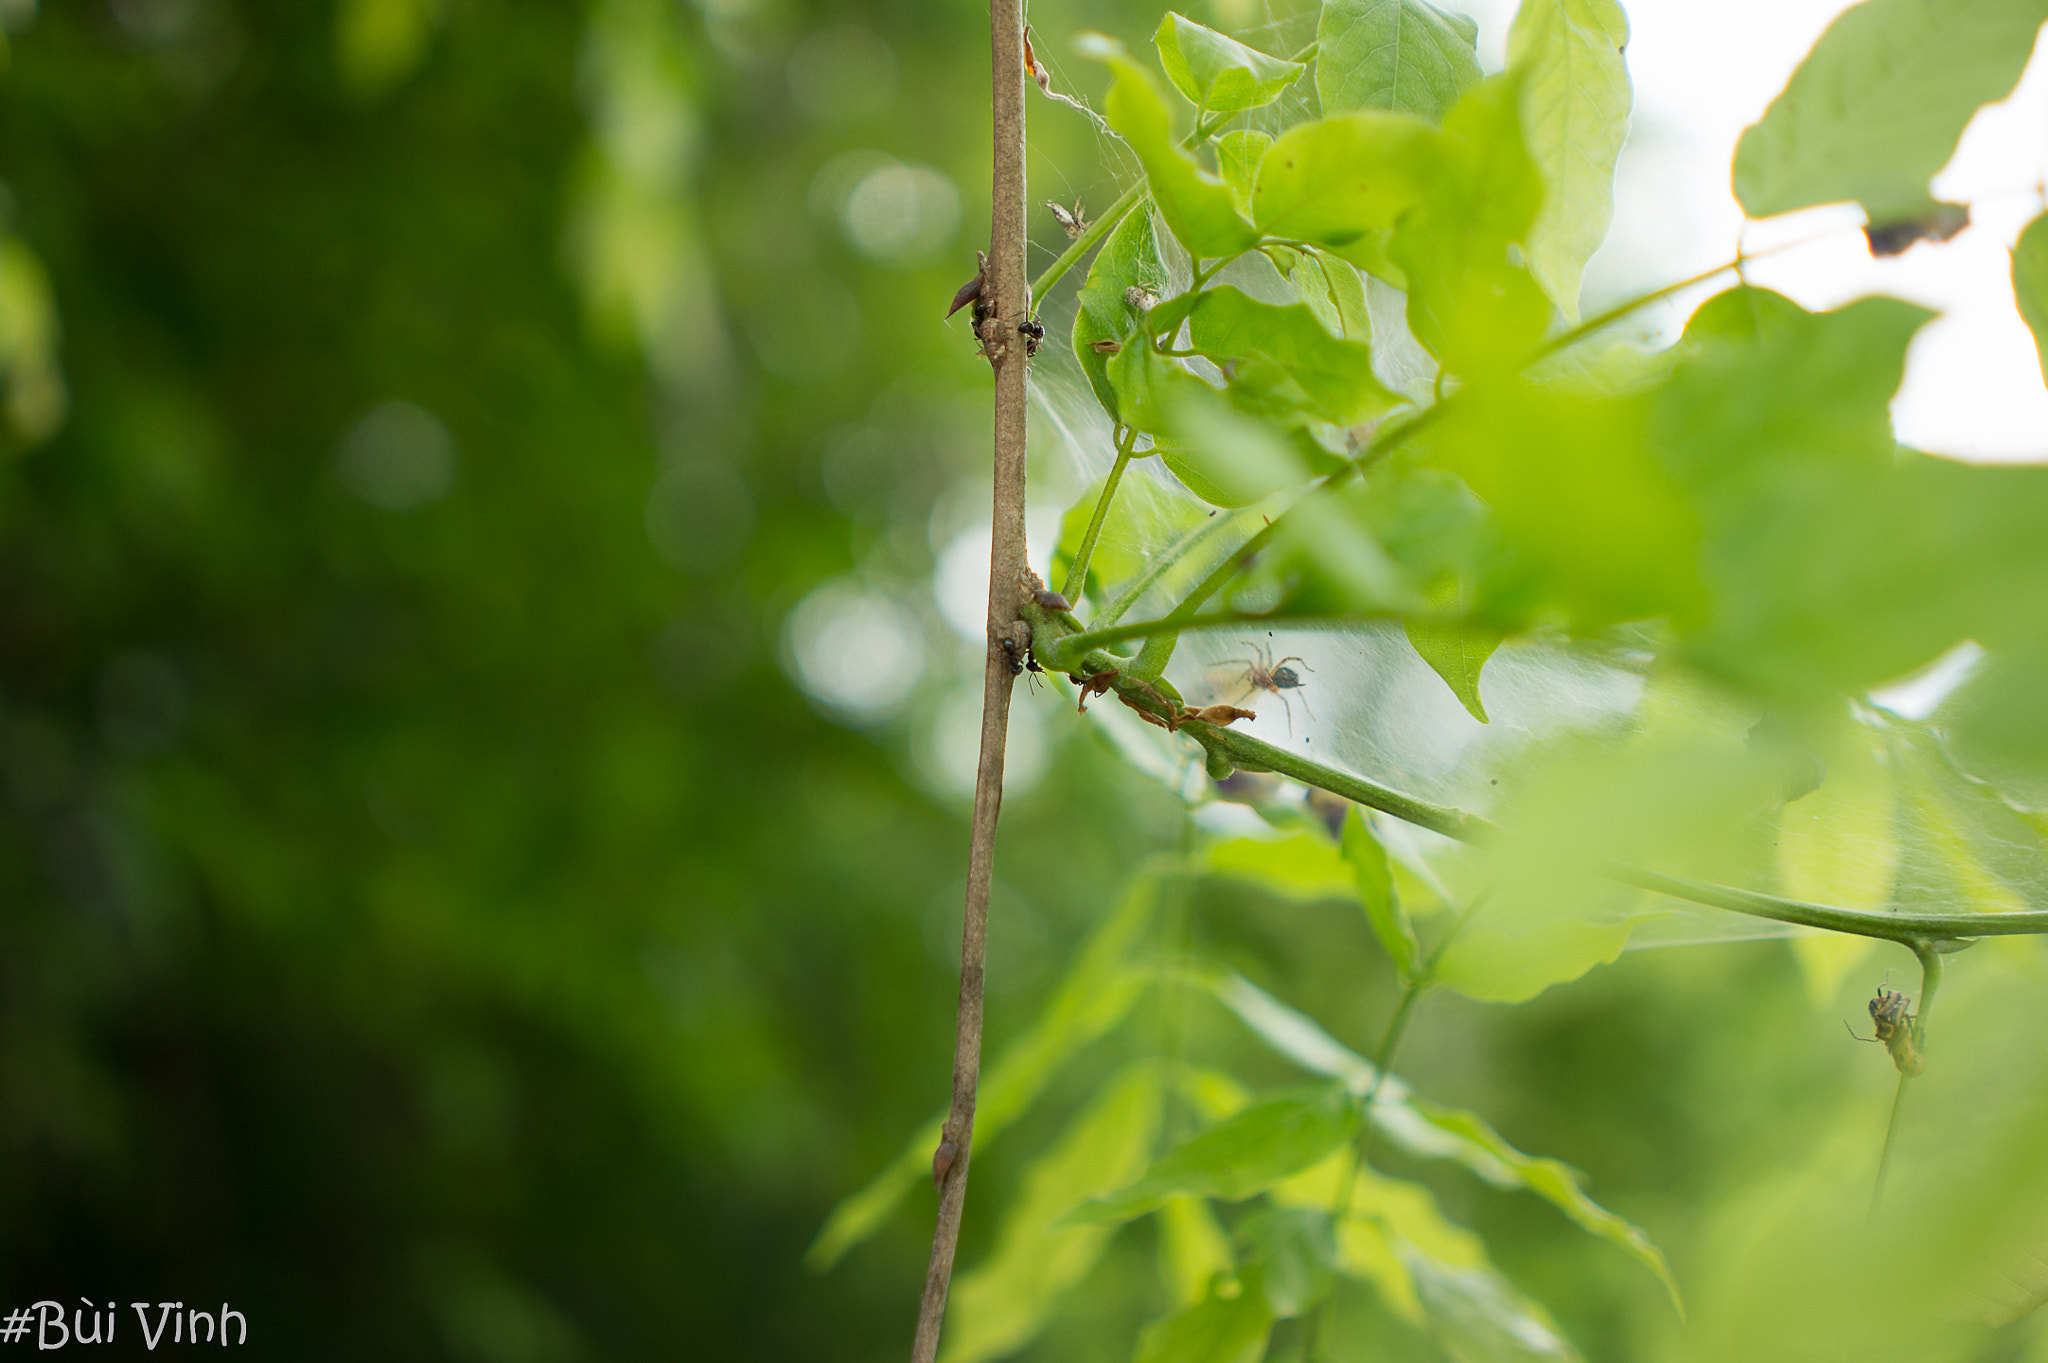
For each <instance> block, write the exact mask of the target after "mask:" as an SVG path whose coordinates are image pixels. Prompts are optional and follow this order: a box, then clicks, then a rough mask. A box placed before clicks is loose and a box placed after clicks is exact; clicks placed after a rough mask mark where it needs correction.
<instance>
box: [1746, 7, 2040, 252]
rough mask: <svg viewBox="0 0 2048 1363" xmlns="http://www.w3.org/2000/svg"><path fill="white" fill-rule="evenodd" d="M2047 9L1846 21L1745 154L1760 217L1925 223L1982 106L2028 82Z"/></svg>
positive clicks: (1824, 40)
mask: <svg viewBox="0 0 2048 1363" xmlns="http://www.w3.org/2000/svg"><path fill="white" fill-rule="evenodd" d="M2044 19H2048V0H1864V3H1862V4H1860V5H1853V6H1851V7H1850V8H1849V9H1847V10H1845V11H1843V12H1842V14H1841V15H1840V16H1839V17H1838V18H1836V20H1835V21H1834V22H1833V23H1831V24H1829V25H1828V27H1827V31H1826V32H1824V33H1822V34H1821V35H1820V40H1819V41H1818V42H1816V43H1815V44H1814V45H1813V50H1812V51H1811V52H1809V53H1808V54H1807V56H1806V59H1805V60H1804V61H1802V62H1800V64H1799V67H1798V69H1797V70H1795V71H1794V72H1793V73H1792V79H1791V80H1790V81H1788V82H1786V85H1785V89H1784V91H1783V92H1782V93H1781V94H1779V96H1778V97H1777V98H1776V99H1774V100H1772V101H1771V104H1770V107H1769V108H1768V109H1766V110H1765V111H1764V116H1763V118H1762V119H1760V120H1759V121H1758V122H1757V123H1755V124H1753V125H1752V126H1751V127H1750V128H1749V129H1747V130H1746V131H1745V132H1744V133H1743V134H1742V140H1741V141H1740V142H1739V143H1737V144H1736V148H1735V197H1736V198H1737V199H1738V200H1740V201H1741V203H1742V209H1743V211H1744V212H1745V213H1747V214H1749V216H1750V217H1752V218H1767V217H1770V216H1771V215H1773V214H1776V213H1789V212H1791V211H1792V210H1793V209H1797V208H1807V207H1811V206H1812V205H1815V204H1825V203H1839V202H1842V201H1844V200H1853V201H1855V202H1857V203H1860V204H1862V205H1863V210H1864V212H1865V214H1867V215H1868V217H1869V219H1870V222H1871V224H1872V225H1873V226H1881V225H1883V224H1886V223H1890V222H1895V221H1900V220H1910V219H1914V218H1918V217H1920V216H1921V215H1923V214H1924V213H1926V212H1927V211H1928V210H1929V209H1931V208H1932V207H1933V206H1934V204H1933V200H1932V199H1931V198H1930V197H1929V195H1928V188H1927V186H1928V181H1929V180H1930V179H1932V178H1933V176H1934V174H1935V172H1937V171H1939V170H1940V169H1941V168H1942V167H1943V166H1944V165H1946V164H1947V163H1948V159H1949V157H1950V156H1952V155H1953V154H1954V152H1955V149H1956V140H1957V139H1958V138H1959V137H1961V136H1962V133H1963V129H1964V128H1965V127H1966V126H1967V125H1968V124H1969V122H1970V119H1971V117H1972V116H1974V115H1975V114H1976V112H1977V110H1978V108H1979V107H1981V106H1983V105H1985V104H1989V103H1992V102H1994V101H1996V100H2001V99H2004V98H2005V97H2006V96H2007V95H2008V94H2010V93H2011V92H2012V88H2013V86H2014V85H2016V84H2017V83H2018V82H2019V78H2020V72H2021V71H2022V70H2023V69H2024V68H2025V67H2026V64H2027V57H2028V55H2029V54H2030V53H2031V52H2032V51H2033V49H2034V37H2035V35H2036V34H2037V33H2038V32H2039V31H2040V28H2041V24H2042V21H2043V20H2044Z"/></svg>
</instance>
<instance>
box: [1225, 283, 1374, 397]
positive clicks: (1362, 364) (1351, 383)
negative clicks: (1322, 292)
mask: <svg viewBox="0 0 2048 1363" xmlns="http://www.w3.org/2000/svg"><path fill="white" fill-rule="evenodd" d="M1188 341H1189V344H1190V345H1191V346H1193V348H1194V349H1196V350H1198V351H1200V352H1201V353H1202V354H1203V355H1206V356H1208V357H1209V358H1210V359H1212V360H1215V361H1216V362H1217V363H1218V364H1219V365H1221V364H1225V363H1228V362H1230V361H1235V360H1243V359H1247V358H1259V357H1262V358H1265V359H1269V360H1272V361H1273V362H1275V363H1276V364H1278V365H1279V366H1280V367H1281V368H1282V369H1283V370H1285V371H1286V373H1287V376H1288V377H1289V378H1290V379H1292V380H1293V381H1294V382H1295V383H1296V384H1298V385H1300V387H1301V389H1302V391H1303V392H1304V393H1305V394H1307V396H1308V399H1309V401H1310V402H1311V403H1313V404H1314V411H1315V413H1316V415H1318V416H1320V417H1321V418H1322V419H1324V420H1325V421H1329V422H1332V423H1333V424H1336V425H1339V426H1348V425H1353V424H1355V423H1358V422H1362V421H1368V420H1371V419H1373V418H1375V417H1379V416H1383V415H1385V414H1386V413H1387V412H1389V411H1391V410H1392V409H1393V408H1394V407H1395V406H1396V405H1397V404H1398V403H1399V402H1400V398H1399V397H1398V396H1397V395H1395V394H1394V393H1391V392H1389V391H1388V390H1387V389H1386V388H1385V387H1384V386H1382V385H1381V383H1380V381H1379V379H1378V378H1377V377H1376V376H1375V375H1374V373H1373V368H1372V347H1370V346H1368V345H1366V344H1364V343H1363V342H1360V341H1345V340H1340V339H1338V338H1337V337H1335V336H1332V335H1331V334H1330V333H1329V331H1328V330H1326V329H1325V328H1324V326H1323V324H1322V323H1321V322H1319V321H1317V320H1316V316H1315V313H1314V312H1313V311H1311V310H1310V309H1309V308H1308V306H1307V305H1305V304H1301V303H1295V304H1292V305H1290V306H1287V307H1277V306H1275V305H1274V304H1271V303H1261V302H1258V301H1257V300H1255V299H1253V298H1250V297H1248V296H1246V295H1245V294H1244V293H1242V292H1241V291H1239V290H1238V289H1235V288H1233V287H1231V286H1229V285H1224V286H1222V287H1220V288H1214V289H1209V290H1206V291H1205V292H1204V293H1203V294H1202V295H1201V297H1200V300H1199V302H1198V303H1197V304H1196V305H1195V307H1194V309H1193V310H1192V312H1191V313H1190V314H1189V317H1188Z"/></svg>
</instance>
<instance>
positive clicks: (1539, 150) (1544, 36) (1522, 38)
mask: <svg viewBox="0 0 2048 1363" xmlns="http://www.w3.org/2000/svg"><path fill="white" fill-rule="evenodd" d="M1627 46H1628V17H1627V16H1626V15H1625V14H1623V13H1622V9H1621V6H1620V4H1618V3H1617V2H1616V0H1523V4H1522V7H1521V8H1520V9H1519V10H1518V11H1516V13H1515V22H1514V26H1513V27H1512V28H1510V29H1509V30H1508V65H1509V67H1510V68H1512V69H1514V70H1517V71H1519V72H1521V73H1522V136H1523V139H1524V140H1525V141H1526V142H1527V144H1528V147H1529V154H1530V156H1531V157H1532V158H1533V159H1534V160H1535V162H1536V167H1537V169H1538V170H1539V171H1540V172H1541V173H1542V176H1543V183H1544V185H1545V187H1546V190H1547V192H1546V193H1545V194H1544V196H1543V207H1542V208H1541V209H1540V210H1538V212H1537V214H1536V221H1535V223H1534V225H1532V226H1531V227H1530V229H1529V236H1528V241H1527V242H1526V243H1525V244H1526V247H1527V253H1528V260H1529V272H1530V273H1531V274H1533V275H1534V276H1535V277H1536V282H1537V283H1539V284H1541V285H1542V286H1543V291H1544V292H1545V293H1547V294H1549V295H1550V299H1551V301H1552V302H1554V303H1556V304H1557V306H1558V310H1559V311H1560V312H1562V313H1563V314H1564V316H1565V319H1566V320H1567V321H1568V322H1577V321H1578V320H1579V281H1580V278H1581V276H1582V275H1583V274H1584V272H1585V268H1586V261H1587V260H1589V259H1590V258H1591V257H1592V255H1593V252H1594V251H1596V250H1598V249H1599V247H1600V242H1601V240H1602V239H1603V238H1605V237H1606V235H1607V224H1608V222H1609V221H1610V220H1611V219H1612V218H1613V216H1614V165H1615V162H1616V160H1617V159H1619V157H1620V155H1621V144H1622V143H1623V142H1624V141H1626V140H1627V138H1628V115H1629V80H1628V64H1627V62H1626V61H1624V60H1623V58H1622V50H1623V49H1624V48H1625V47H1627Z"/></svg>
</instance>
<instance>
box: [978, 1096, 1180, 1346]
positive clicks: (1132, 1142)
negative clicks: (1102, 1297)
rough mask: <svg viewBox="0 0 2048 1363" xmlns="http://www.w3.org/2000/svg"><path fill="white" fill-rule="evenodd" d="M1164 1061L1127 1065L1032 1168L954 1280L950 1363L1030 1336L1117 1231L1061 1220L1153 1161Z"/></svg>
mask: <svg viewBox="0 0 2048 1363" xmlns="http://www.w3.org/2000/svg"><path fill="white" fill-rule="evenodd" d="M1160 1078H1161V1074H1160V1068H1159V1066H1158V1065H1157V1064H1153V1063H1141V1064H1139V1065H1135V1066H1133V1067H1131V1068H1130V1069H1127V1070H1125V1071H1124V1072H1123V1073H1122V1074H1121V1075H1119V1076H1117V1077H1116V1078H1115V1079H1112V1080H1111V1081H1110V1082H1109V1083H1108V1084H1107V1085H1105V1086H1104V1088H1103V1090H1102V1092H1101V1093H1100V1094H1099V1095H1098V1096H1097V1097H1096V1098H1095V1100H1094V1101H1093V1102H1092V1103H1090V1104H1089V1105H1088V1106H1087V1107H1086V1108H1085V1109H1083V1110H1082V1112H1081V1113H1080V1115H1079V1116H1077V1117H1075V1118H1074V1120H1073V1122H1072V1123H1071V1124H1070V1125H1069V1126H1068V1128H1067V1130H1066V1132H1065V1133H1064V1134H1063V1135H1061V1136H1060V1137H1059V1138H1058V1140H1056V1141H1055V1142H1054V1143H1053V1145H1052V1147H1051V1148H1050V1149H1048V1150H1047V1151H1046V1152H1045V1153H1044V1154H1042V1155H1040V1156H1038V1158H1036V1159H1035V1160H1033V1161H1032V1162H1031V1163H1030V1165H1028V1166H1027V1167H1026V1168H1025V1170H1024V1177H1023V1182H1022V1186H1021V1187H1020V1188H1019V1190H1018V1192H1017V1195H1016V1197H1015V1198H1013V1199H1012V1200H1011V1202H1010V1205H1009V1206H1008V1207H1006V1208H1005V1209H1004V1211H1003V1220H1002V1226H1001V1229H1000V1230H998V1231H997V1233H996V1245H995V1248H994V1250H993V1251H991V1252H990V1254H989V1256H988V1258H987V1259H985V1260H983V1261H982V1263H980V1264H979V1265H977V1266H976V1267H975V1268H974V1269H973V1270H971V1271H970V1272H968V1273H965V1274H963V1275H962V1276H961V1277H960V1278H958V1279H957V1280H956V1281H955V1282H954V1284H953V1290H952V1297H951V1301H950V1303H949V1307H948V1319H947V1323H946V1335H945V1345H946V1347H945V1352H944V1354H943V1355H942V1360H943V1363H979V1360H982V1359H986V1358H996V1357H1000V1356H1001V1355H1003V1354H1007V1353H1010V1352H1013V1351H1014V1350H1016V1349H1019V1348H1021V1347H1023V1346H1024V1345H1025V1344H1027V1343H1029V1342H1030V1341H1031V1339H1032V1338H1033V1337H1034V1336H1035V1335H1036V1334H1037V1333H1038V1331H1039V1328H1040V1327H1041V1326H1042V1325H1043V1324H1044V1322H1045V1318H1046V1315H1047V1314H1048V1313H1049V1312H1050V1311H1051V1310H1052V1308H1053V1306H1054V1304H1055V1303H1056V1302H1057V1301H1058V1300H1059V1298H1060V1297H1061V1296H1062V1295H1063V1294H1065V1293H1066V1291H1067V1290H1068V1289H1069V1288H1071V1287H1073V1286H1074V1285H1075V1284H1076V1283H1078V1282H1080V1281H1081V1279H1082V1278H1084V1277H1085V1276H1087V1274H1088V1272H1089V1271H1090V1270H1091V1269H1092V1268H1093V1267H1094V1266H1095V1263H1096V1261H1097V1260H1098V1259H1099V1258H1100V1257H1101V1255H1102V1251H1103V1249H1104V1248H1105V1247H1106V1246H1107V1245H1108V1243H1109V1237H1110V1236H1111V1235H1112V1234H1113V1233H1114V1231H1113V1229H1112V1228H1111V1227H1107V1226H1062V1225H1058V1224H1056V1223H1057V1222H1058V1221H1059V1218H1060V1217H1062V1216H1064V1215H1066V1213H1067V1212H1069V1211H1071V1210H1073V1208H1074V1207H1075V1206H1076V1205H1077V1204H1078V1203H1080V1202H1081V1201H1082V1200H1083V1199H1085V1198H1088V1197H1091V1196H1093V1195H1095V1194H1097V1193H1102V1192H1107V1191H1109V1190H1111V1189H1113V1188H1115V1187H1117V1186H1118V1185H1120V1184H1122V1183H1125V1182H1127V1181H1128V1180H1130V1179H1131V1178H1132V1177H1134V1176H1135V1175H1136V1174H1137V1173H1138V1172H1139V1171H1140V1170H1141V1169H1143V1168H1144V1167H1145V1160H1146V1157H1147V1156H1148V1155H1149V1154H1150V1152H1151V1148H1152V1142H1153V1139H1154V1136H1155V1133H1156V1132H1157V1129H1158V1125H1159V1103H1160Z"/></svg>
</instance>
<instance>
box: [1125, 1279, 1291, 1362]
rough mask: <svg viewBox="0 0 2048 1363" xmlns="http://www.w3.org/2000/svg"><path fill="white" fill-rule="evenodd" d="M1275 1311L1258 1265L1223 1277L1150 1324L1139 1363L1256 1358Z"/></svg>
mask: <svg viewBox="0 0 2048 1363" xmlns="http://www.w3.org/2000/svg"><path fill="white" fill-rule="evenodd" d="M1272 1328H1273V1314H1272V1312H1271V1310H1269V1309H1268V1308H1267V1306H1266V1294H1265V1292H1264V1290H1263V1285H1262V1284H1261V1282H1260V1281H1259V1275H1258V1273H1257V1271H1256V1270H1250V1271H1247V1272H1245V1273H1243V1274H1241V1275H1240V1276H1239V1279H1238V1280H1237V1281H1234V1282H1232V1281H1228V1280H1223V1279H1219V1280H1218V1281H1217V1282H1216V1283H1215V1284H1214V1285H1212V1286H1211V1288H1210V1290H1209V1295H1208V1296H1207V1297H1206V1298H1204V1299H1203V1300H1202V1301H1200V1302H1198V1303H1197V1304H1195V1305H1194V1306H1191V1307H1188V1308H1187V1309H1186V1310H1184V1311H1176V1312H1175V1313H1174V1314H1172V1315H1170V1316H1167V1317H1165V1318H1163V1319H1161V1320H1155V1321H1153V1322H1152V1323H1151V1324H1150V1325H1147V1326H1146V1327H1145V1328H1144V1330H1143V1331H1141V1332H1140V1333H1139V1335H1138V1352H1137V1355H1136V1361H1135V1363H1256V1360H1257V1359H1258V1358H1259V1357H1260V1356H1261V1355H1263V1354H1264V1353H1265V1351H1266V1336H1267V1334H1268V1333H1270V1332H1271V1330H1272Z"/></svg>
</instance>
